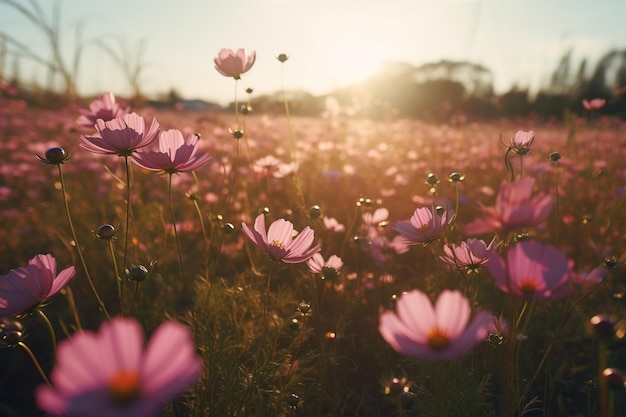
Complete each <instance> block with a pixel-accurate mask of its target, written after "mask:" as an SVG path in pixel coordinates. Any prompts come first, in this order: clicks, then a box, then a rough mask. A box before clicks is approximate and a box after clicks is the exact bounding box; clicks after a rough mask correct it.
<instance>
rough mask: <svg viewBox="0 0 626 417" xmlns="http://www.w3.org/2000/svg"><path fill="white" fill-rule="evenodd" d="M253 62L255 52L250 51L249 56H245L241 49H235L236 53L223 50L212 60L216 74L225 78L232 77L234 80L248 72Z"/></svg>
mask: <svg viewBox="0 0 626 417" xmlns="http://www.w3.org/2000/svg"><path fill="white" fill-rule="evenodd" d="M255 61H256V52H255V51H252V52H251V53H250V55H248V56H246V51H245V50H244V49H243V48H240V49H237V52H234V51H233V50H232V49H226V48H224V49H222V50H220V52H219V53H218V54H217V57H216V58H215V59H214V60H213V62H214V63H215V69H216V70H217V72H219V73H220V74H222V75H223V76H225V77H233V78H234V79H235V80H239V79H241V74H244V73H246V72H248V71H249V70H250V68H252V66H253V65H254V62H255Z"/></svg>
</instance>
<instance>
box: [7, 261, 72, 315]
mask: <svg viewBox="0 0 626 417" xmlns="http://www.w3.org/2000/svg"><path fill="white" fill-rule="evenodd" d="M56 271H57V262H56V259H54V257H53V256H52V255H50V254H47V255H36V256H35V257H33V258H32V259H31V260H30V261H28V266H25V267H19V268H15V269H12V270H11V271H9V274H8V275H0V318H3V317H10V316H14V315H17V314H22V313H26V312H27V311H29V310H30V309H32V308H33V307H36V306H37V305H39V304H41V303H42V302H44V301H46V300H47V299H49V298H50V297H52V296H53V295H55V294H56V293H57V292H59V291H60V290H61V289H62V288H63V287H65V285H66V284H67V283H68V282H69V280H70V279H72V277H74V274H75V273H76V270H75V268H74V267H73V266H69V267H67V268H65V269H64V270H63V271H61V272H60V273H59V274H58V275H57V273H56Z"/></svg>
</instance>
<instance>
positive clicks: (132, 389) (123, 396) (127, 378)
mask: <svg viewBox="0 0 626 417" xmlns="http://www.w3.org/2000/svg"><path fill="white" fill-rule="evenodd" d="M108 388H109V396H110V398H111V401H112V402H113V403H115V404H120V405H126V404H131V403H133V402H134V401H135V400H136V399H138V398H139V396H140V395H141V378H140V377H139V373H138V372H137V371H133V370H129V369H120V370H119V371H117V372H116V373H114V374H113V376H112V377H111V379H109V384H108Z"/></svg>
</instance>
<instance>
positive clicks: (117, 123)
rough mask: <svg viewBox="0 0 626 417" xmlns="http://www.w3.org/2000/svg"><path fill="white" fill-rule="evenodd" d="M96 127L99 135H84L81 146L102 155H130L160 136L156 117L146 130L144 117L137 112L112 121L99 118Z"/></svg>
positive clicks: (81, 138)
mask: <svg viewBox="0 0 626 417" xmlns="http://www.w3.org/2000/svg"><path fill="white" fill-rule="evenodd" d="M95 128H96V130H97V131H98V135H96V136H85V135H82V136H81V137H80V141H81V143H80V146H81V147H82V148H85V149H87V150H88V151H89V152H93V153H97V154H102V155H119V156H130V155H131V154H132V153H133V152H135V151H136V150H137V149H140V148H143V147H145V146H148V145H150V144H151V143H152V142H154V141H155V140H157V139H158V137H159V124H158V123H157V121H156V119H152V123H151V124H150V127H149V129H148V131H147V132H146V131H145V130H146V126H145V122H144V120H143V117H141V116H139V115H138V114H137V113H131V114H127V115H125V116H123V117H118V118H116V119H113V120H110V121H104V120H102V119H98V120H97V121H96V125H95Z"/></svg>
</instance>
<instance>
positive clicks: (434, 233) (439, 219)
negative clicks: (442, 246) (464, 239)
mask: <svg viewBox="0 0 626 417" xmlns="http://www.w3.org/2000/svg"><path fill="white" fill-rule="evenodd" d="M452 218H453V211H452V210H443V211H442V213H441V214H440V213H439V212H438V211H437V208H436V207H435V206H434V205H433V206H432V208H428V207H421V208H418V209H417V210H415V212H414V213H413V216H412V217H411V219H410V221H402V222H398V223H396V225H395V227H394V229H395V230H396V231H398V232H400V234H401V235H402V237H403V238H404V239H405V240H406V241H407V243H408V244H418V243H422V244H425V243H430V242H432V241H433V240H436V239H438V238H440V237H441V235H443V234H444V233H445V231H446V230H447V228H448V226H449V225H450V222H451V221H452Z"/></svg>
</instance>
